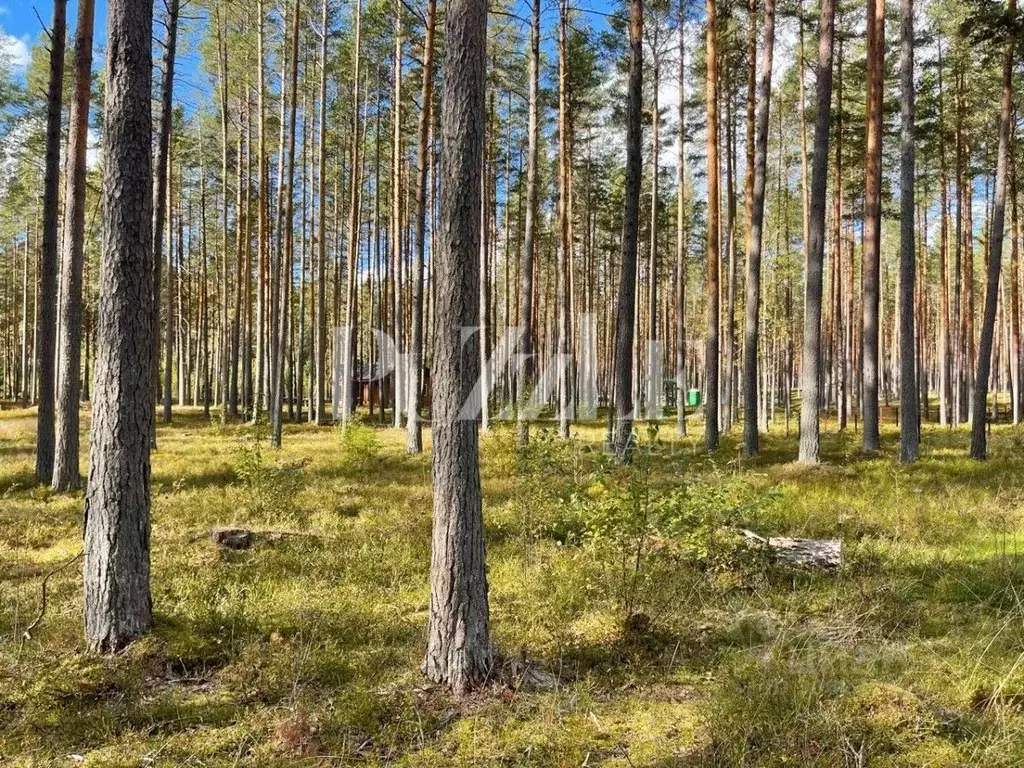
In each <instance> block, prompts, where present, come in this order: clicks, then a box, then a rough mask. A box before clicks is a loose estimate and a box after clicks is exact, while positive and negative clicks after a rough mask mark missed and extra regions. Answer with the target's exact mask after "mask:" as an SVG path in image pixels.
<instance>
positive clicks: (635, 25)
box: [614, 0, 714, 462]
mask: <svg viewBox="0 0 1024 768" xmlns="http://www.w3.org/2000/svg"><path fill="white" fill-rule="evenodd" d="M710 2H714V0H710ZM643 31H644V6H643V0H631V1H630V20H629V86H628V90H627V94H626V191H625V199H624V201H623V215H622V272H621V276H620V278H619V302H618V322H617V325H618V328H617V333H616V340H615V343H616V346H615V417H616V418H615V441H614V449H615V456H616V459H617V460H618V461H620V462H625V461H628V459H629V450H630V443H631V442H632V435H633V337H634V333H635V330H636V329H635V317H634V315H635V311H636V251H637V237H638V234H639V214H640V183H641V176H642V173H643V167H642V166H643V157H642V155H641V150H640V140H641V132H642V129H641V126H640V107H641V100H642V99H643Z"/></svg>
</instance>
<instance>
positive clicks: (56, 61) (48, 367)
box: [35, 0, 68, 484]
mask: <svg viewBox="0 0 1024 768" xmlns="http://www.w3.org/2000/svg"><path fill="white" fill-rule="evenodd" d="M67 5H68V2H67V0H54V3H53V29H52V30H51V31H50V81H49V86H48V87H47V91H46V169H45V172H44V177H43V252H42V256H41V259H40V271H39V299H38V303H37V305H36V306H37V312H36V314H37V315H38V317H37V322H36V345H35V351H36V375H37V377H38V380H39V415H38V420H37V429H36V432H37V437H36V481H37V482H39V483H46V484H49V482H50V480H51V479H52V478H53V451H54V447H53V444H54V424H53V404H54V398H55V396H56V391H55V390H56V387H55V382H54V367H55V358H56V354H57V349H56V340H57V338H56V337H57V214H58V208H59V205H60V200H59V197H60V191H59V187H60V139H61V136H60V133H61V131H60V120H61V98H62V96H63V84H64V45H65V42H64V38H65V35H66V26H67V22H66V18H67Z"/></svg>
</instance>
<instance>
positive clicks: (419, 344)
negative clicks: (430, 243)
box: [406, 0, 507, 453]
mask: <svg viewBox="0 0 1024 768" xmlns="http://www.w3.org/2000/svg"><path fill="white" fill-rule="evenodd" d="M436 16H437V0H428V2H427V19H426V32H425V33H424V38H423V84H422V90H421V91H420V119H419V126H418V129H417V152H416V157H417V168H416V220H415V227H416V243H415V248H416V251H415V253H414V255H413V274H412V328H411V332H410V347H411V348H410V352H411V356H410V358H409V416H408V419H407V420H406V428H407V430H408V435H407V439H406V450H407V451H408V452H409V453H421V452H422V451H423V424H422V422H421V420H420V411H421V410H422V408H423V382H422V377H423V361H424V357H425V356H424V350H423V346H424V333H423V321H424V316H423V304H424V301H423V300H424V296H423V270H424V262H425V259H426V249H427V242H426V241H427V171H428V169H429V168H428V166H429V161H428V158H427V153H428V152H430V151H431V146H430V133H431V127H432V125H433V122H432V112H433V109H432V108H433V102H434V27H435V24H436ZM506 289H507V286H506Z"/></svg>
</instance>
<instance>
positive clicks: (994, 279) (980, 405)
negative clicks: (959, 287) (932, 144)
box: [904, 0, 1017, 460]
mask: <svg viewBox="0 0 1024 768" xmlns="http://www.w3.org/2000/svg"><path fill="white" fill-rule="evenodd" d="M904 1H905V0H904ZM1016 9H1017V3H1016V0H1007V12H1008V14H1010V15H1012V14H1013V13H1014V12H1015V11H1016ZM1012 120H1013V37H1012V36H1010V37H1008V39H1007V41H1006V50H1005V52H1004V54H1003V99H1002V111H1001V114H1000V119H999V153H998V155H997V156H996V187H995V196H994V198H993V200H992V228H991V231H990V233H989V238H988V281H987V284H986V286H985V314H984V317H983V319H982V326H981V339H980V343H979V345H978V375H977V377H975V381H974V407H973V409H972V411H973V414H974V418H973V421H972V422H971V458H972V459H979V460H982V459H984V458H985V457H986V446H985V427H986V422H987V411H986V408H985V405H986V403H987V402H988V383H989V382H988V379H989V373H990V371H991V367H992V340H993V336H994V335H995V324H996V307H997V302H998V299H999V268H1000V267H1001V266H1002V261H1003V229H1004V225H1005V223H1006V168H1007V163H1008V157H1009V153H1010V126H1011V123H1012Z"/></svg>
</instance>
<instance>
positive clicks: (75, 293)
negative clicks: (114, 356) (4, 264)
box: [26, 0, 93, 491]
mask: <svg viewBox="0 0 1024 768" xmlns="http://www.w3.org/2000/svg"><path fill="white" fill-rule="evenodd" d="M92 30H93V0H78V20H77V22H76V25H75V83H74V91H73V94H72V100H71V122H70V124H69V127H68V157H67V178H66V179H65V184H66V187H65V193H64V201H65V202H64V245H63V248H62V254H61V270H60V282H61V286H60V313H61V321H60V343H59V346H58V350H59V354H58V355H57V365H58V366H59V373H58V377H57V380H58V386H57V409H56V428H55V435H56V441H55V452H54V460H53V490H55V491H67V490H71V489H72V488H77V487H78V486H79V484H80V482H81V478H80V477H79V474H78V447H79V446H78V427H79V419H78V413H79V400H80V399H81V392H82V388H81V381H82V380H81V363H82V253H83V250H84V237H85V175H86V150H87V147H88V137H89V97H90V86H91V84H92ZM26 274H27V271H26Z"/></svg>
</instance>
